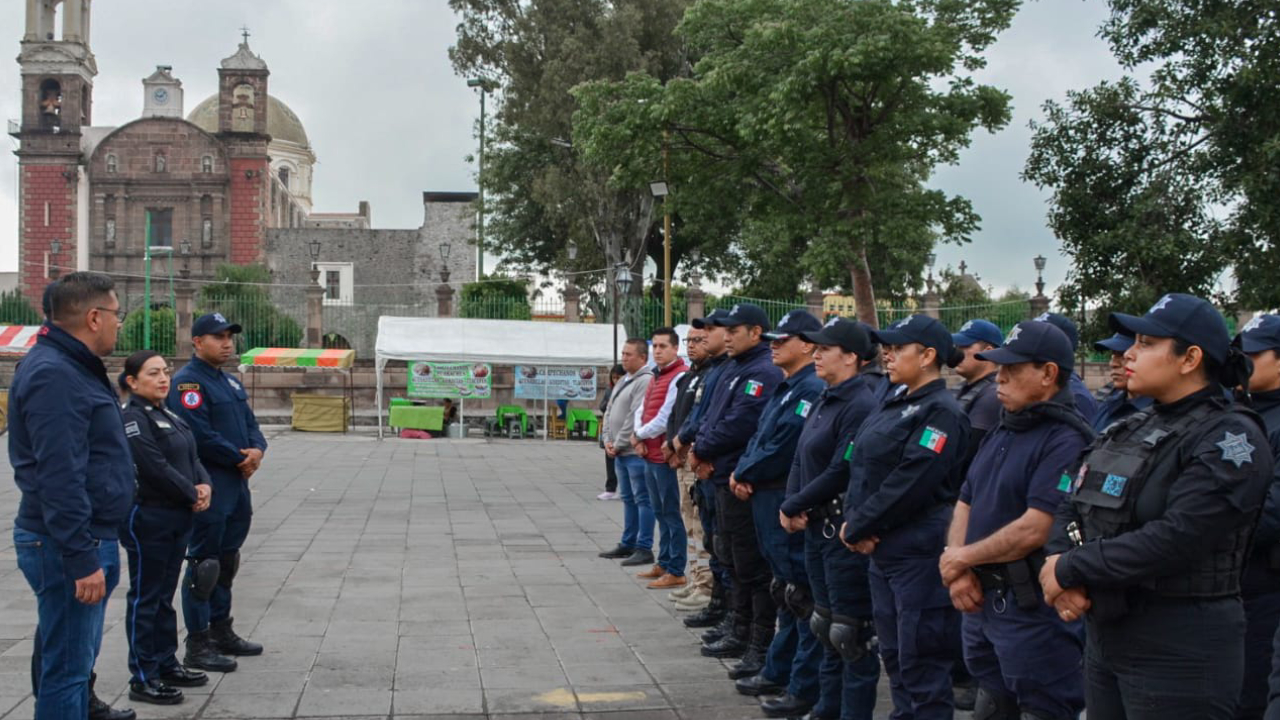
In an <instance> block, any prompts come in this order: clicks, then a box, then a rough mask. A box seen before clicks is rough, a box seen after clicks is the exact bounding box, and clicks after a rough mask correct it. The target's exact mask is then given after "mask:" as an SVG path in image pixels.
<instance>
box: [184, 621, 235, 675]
mask: <svg viewBox="0 0 1280 720" xmlns="http://www.w3.org/2000/svg"><path fill="white" fill-rule="evenodd" d="M182 664H183V665H186V666H187V667H189V668H195V669H197V670H208V671H209V672H220V673H229V672H234V671H235V669H236V661H235V660H232V659H231V658H229V657H223V656H221V655H219V654H218V651H217V650H215V649H214V647H213V640H211V639H210V638H209V631H208V630H202V631H200V632H189V633H187V655H186V657H184V658H183V659H182Z"/></svg>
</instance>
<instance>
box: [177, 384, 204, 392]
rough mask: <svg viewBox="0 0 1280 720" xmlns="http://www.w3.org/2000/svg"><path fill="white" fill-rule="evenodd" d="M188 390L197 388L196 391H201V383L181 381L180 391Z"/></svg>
mask: <svg viewBox="0 0 1280 720" xmlns="http://www.w3.org/2000/svg"><path fill="white" fill-rule="evenodd" d="M188 390H195V391H196V392H199V391H200V383H179V384H178V391H179V392H186V391H188Z"/></svg>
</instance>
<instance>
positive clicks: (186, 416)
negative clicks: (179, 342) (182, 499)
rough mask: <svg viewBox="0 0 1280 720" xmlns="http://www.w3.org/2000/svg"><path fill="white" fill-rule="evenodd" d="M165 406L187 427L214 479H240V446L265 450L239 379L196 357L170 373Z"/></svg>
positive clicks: (242, 460)
mask: <svg viewBox="0 0 1280 720" xmlns="http://www.w3.org/2000/svg"><path fill="white" fill-rule="evenodd" d="M168 405H169V408H170V409H171V410H173V411H174V412H176V413H178V415H180V416H181V417H182V419H183V420H186V422H187V425H189V426H191V432H192V433H194V434H195V436H196V447H197V448H198V449H199V452H200V460H201V462H203V463H204V465H205V469H206V470H208V471H209V474H210V475H211V476H213V477H215V478H216V477H219V476H221V477H235V478H237V479H239V478H240V471H239V470H238V469H237V468H236V466H237V465H239V464H240V463H241V462H244V455H242V454H240V450H241V449H248V448H258V449H259V450H263V451H265V450H266V449H267V440H266V438H264V437H263V436H262V431H261V430H259V429H258V419H257V418H255V417H254V416H253V410H251V409H250V408H249V399H248V396H247V395H245V392H244V387H243V386H242V385H240V381H238V380H236V379H235V378H234V377H232V376H231V375H230V374H228V373H225V372H223V371H222V370H220V369H219V368H216V367H214V366H212V365H210V364H209V363H207V362H205V361H204V360H201V359H200V358H198V357H193V358H191V362H189V363H187V366H186V367H184V368H182V369H181V370H179V371H178V374H177V375H174V377H173V388H172V389H171V390H170V391H169V400H168Z"/></svg>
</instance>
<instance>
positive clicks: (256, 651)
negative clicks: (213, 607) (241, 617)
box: [209, 618, 262, 656]
mask: <svg viewBox="0 0 1280 720" xmlns="http://www.w3.org/2000/svg"><path fill="white" fill-rule="evenodd" d="M232 622H234V620H233V619H232V618H227V619H226V620H218V621H217V622H214V623H213V624H211V625H210V626H209V637H210V638H211V639H212V640H213V646H214V647H215V648H217V650H218V652H220V653H222V654H223V655H241V656H243V655H261V654H262V646H261V645H259V644H258V643H255V642H249V641H248V640H245V639H244V638H242V637H240V636H239V635H237V634H236V631H235V630H232V629H231V623H232Z"/></svg>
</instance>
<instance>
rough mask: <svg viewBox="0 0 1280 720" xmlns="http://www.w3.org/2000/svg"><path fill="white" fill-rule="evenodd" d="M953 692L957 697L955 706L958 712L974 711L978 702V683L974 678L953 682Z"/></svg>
mask: <svg viewBox="0 0 1280 720" xmlns="http://www.w3.org/2000/svg"><path fill="white" fill-rule="evenodd" d="M951 692H952V695H953V696H954V697H955V702H954V704H955V708H956V709H957V710H968V711H972V710H973V708H974V705H975V704H977V702H978V681H977V680H974V679H973V678H966V679H964V680H953V681H952V683H951Z"/></svg>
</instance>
